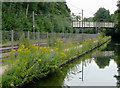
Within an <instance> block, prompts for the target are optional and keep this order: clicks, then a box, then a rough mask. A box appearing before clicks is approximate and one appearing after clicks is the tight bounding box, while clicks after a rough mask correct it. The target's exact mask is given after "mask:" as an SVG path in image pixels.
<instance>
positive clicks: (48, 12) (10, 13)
mask: <svg viewBox="0 0 120 88" xmlns="http://www.w3.org/2000/svg"><path fill="white" fill-rule="evenodd" d="M33 11H34V12H35V31H40V32H65V31H66V30H68V29H69V32H72V27H71V17H70V15H69V14H70V9H69V8H68V7H67V5H66V3H65V2H3V3H2V30H6V31H10V30H15V31H33V28H32V27H33ZM36 14H37V15H36Z"/></svg>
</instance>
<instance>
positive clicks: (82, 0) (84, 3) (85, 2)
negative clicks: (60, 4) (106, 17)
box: [66, 0, 118, 17]
mask: <svg viewBox="0 0 120 88" xmlns="http://www.w3.org/2000/svg"><path fill="white" fill-rule="evenodd" d="M117 1H118V0H66V2H67V5H68V7H69V8H70V10H71V12H72V13H80V12H81V10H82V9H83V10H84V17H93V16H94V14H95V12H97V10H98V9H99V8H100V7H104V8H105V9H107V10H109V11H110V14H113V13H114V11H116V10H117V6H116V5H117Z"/></svg>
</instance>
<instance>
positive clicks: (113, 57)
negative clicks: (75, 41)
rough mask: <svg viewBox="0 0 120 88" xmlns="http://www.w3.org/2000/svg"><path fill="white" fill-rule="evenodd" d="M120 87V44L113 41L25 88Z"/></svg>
mask: <svg viewBox="0 0 120 88" xmlns="http://www.w3.org/2000/svg"><path fill="white" fill-rule="evenodd" d="M46 86H47V87H48V88H50V87H51V88H53V87H54V88H71V87H72V86H120V42H116V41H111V42H110V43H108V44H104V45H103V46H101V47H99V48H98V49H96V50H94V51H93V52H91V53H89V54H87V55H85V56H83V57H81V58H79V59H77V60H75V61H73V62H71V63H69V64H68V65H66V66H65V67H63V69H62V71H60V70H58V71H56V72H54V73H50V74H49V75H48V76H46V77H44V78H42V79H40V80H39V81H36V82H32V83H30V84H27V85H25V86H24V87H25V88H27V87H28V88H40V87H41V88H43V87H45V88H46Z"/></svg>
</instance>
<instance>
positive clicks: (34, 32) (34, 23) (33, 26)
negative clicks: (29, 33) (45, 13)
mask: <svg viewBox="0 0 120 88" xmlns="http://www.w3.org/2000/svg"><path fill="white" fill-rule="evenodd" d="M33 36H34V40H35V18H34V11H33Z"/></svg>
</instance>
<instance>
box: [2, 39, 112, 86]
mask: <svg viewBox="0 0 120 88" xmlns="http://www.w3.org/2000/svg"><path fill="white" fill-rule="evenodd" d="M102 39H103V40H102ZM109 39H110V37H105V38H101V37H100V38H99V41H97V42H96V41H93V42H90V41H91V40H88V41H84V42H83V44H84V48H83V49H80V48H77V49H75V48H73V49H75V50H77V53H79V52H78V51H81V50H82V52H83V55H84V54H86V53H88V52H90V51H91V50H93V49H94V48H96V47H97V46H100V45H101V44H104V43H105V42H106V41H108V40H109ZM93 43H94V46H93V45H91V44H93ZM77 45H78V43H77ZM85 47H86V48H85ZM33 48H34V49H36V47H33ZM23 49H24V48H23ZM45 49H46V48H45ZM25 50H26V49H25ZM27 50H28V49H27ZM83 50H84V51H88V52H85V53H84V51H83ZM13 52H14V51H13ZM20 52H21V51H20ZM62 52H63V51H62ZM22 53H23V52H22ZM77 53H75V54H76V55H78V54H77ZM52 54H53V52H52ZM75 54H74V56H75ZM62 55H63V56H65V57H66V55H65V54H64V53H62ZM33 59H34V58H33ZM49 59H50V58H49ZM64 59H65V58H64ZM22 60H23V59H22ZM55 61H56V60H55ZM38 62H39V63H41V59H38ZM38 62H37V64H38ZM52 62H53V61H52ZM52 62H51V63H52ZM17 64H18V63H17ZM54 64H55V63H54ZM59 64H61V63H59ZM18 65H20V64H18ZM34 65H35V64H34ZM34 65H33V66H34ZM22 66H23V65H22ZM33 66H32V67H30V69H28V71H34V70H35V69H34V70H33ZM54 66H55V67H53V68H54V69H56V68H57V65H54ZM60 66H61V65H60ZM58 67H59V65H58ZM37 68H38V66H37ZM54 69H50V70H54ZM17 70H18V69H17ZM39 70H41V69H40V68H39ZM50 70H48V71H50ZM58 70H59V69H56V70H55V72H56V71H58ZM35 71H37V69H36V70H35ZM8 72H10V69H9V71H8ZM42 72H44V73H47V72H46V70H44V71H42ZM50 72H51V71H50ZM53 72H54V71H53ZM14 73H15V72H14ZM35 74H36V73H34V74H33V76H35ZM4 75H5V74H4ZM36 75H37V74H36ZM39 75H40V74H39ZM8 76H10V75H8ZM11 76H12V74H11ZM13 76H14V77H17V76H18V74H17V76H15V75H13ZM19 76H20V75H19ZM31 76H32V75H29V76H28V75H27V76H26V77H27V78H24V79H23V81H22V84H20V85H23V84H24V82H29V81H30V80H29V79H28V78H30V77H31ZM3 77H5V76H3ZM35 77H36V76H35ZM42 77H44V75H43V76H42ZM37 78H38V77H37ZM19 79H20V78H19ZM27 79H28V80H27ZM12 80H14V79H12ZM15 81H17V80H15ZM32 81H33V80H32ZM4 82H5V83H4ZM6 82H8V81H6V80H3V85H4V86H5V84H6ZM17 82H18V81H17ZM8 83H10V82H8ZM7 85H8V84H7ZM10 85H11V86H13V85H14V83H12V84H10ZM17 86H19V84H18V85H17Z"/></svg>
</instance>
